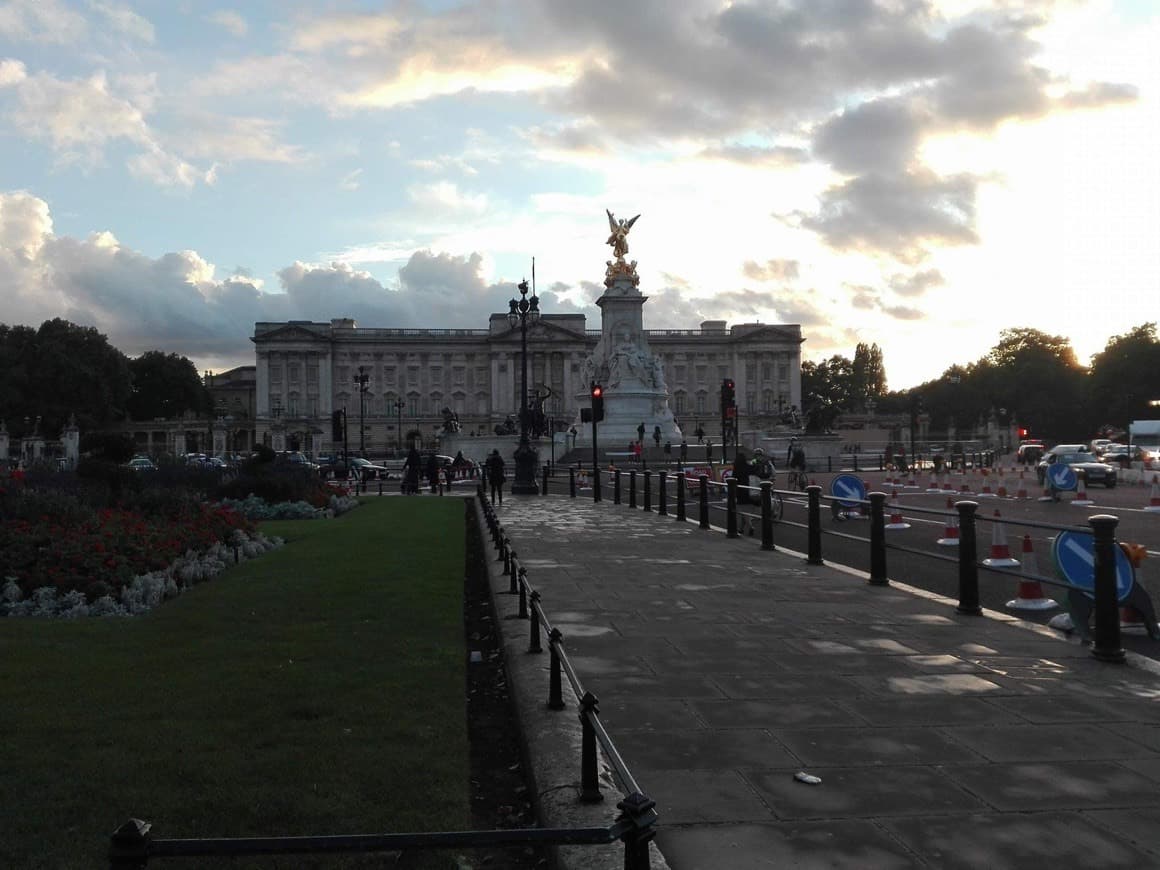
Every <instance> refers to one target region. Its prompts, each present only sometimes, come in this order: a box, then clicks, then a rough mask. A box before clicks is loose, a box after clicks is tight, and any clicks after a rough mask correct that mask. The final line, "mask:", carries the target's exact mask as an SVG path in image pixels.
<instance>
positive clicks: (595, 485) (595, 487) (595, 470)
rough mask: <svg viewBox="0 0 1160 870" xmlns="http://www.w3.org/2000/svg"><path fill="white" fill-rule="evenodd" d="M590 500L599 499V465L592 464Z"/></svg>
mask: <svg viewBox="0 0 1160 870" xmlns="http://www.w3.org/2000/svg"><path fill="white" fill-rule="evenodd" d="M592 500H593V501H600V500H601V499H600V466H599V465H597V464H595V463H593V464H592Z"/></svg>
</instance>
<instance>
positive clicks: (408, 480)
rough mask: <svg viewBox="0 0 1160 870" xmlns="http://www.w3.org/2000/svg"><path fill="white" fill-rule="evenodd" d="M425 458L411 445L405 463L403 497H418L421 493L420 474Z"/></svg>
mask: <svg viewBox="0 0 1160 870" xmlns="http://www.w3.org/2000/svg"><path fill="white" fill-rule="evenodd" d="M422 465H423V457H422V456H420V455H419V451H418V450H416V449H415V445H414V444H412V445H411V449H410V450H409V451H408V452H407V459H406V461H404V462H403V495H417V494H418V492H419V472H420V471H421V470H422V468H421V466H422Z"/></svg>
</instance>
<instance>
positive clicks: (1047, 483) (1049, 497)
mask: <svg viewBox="0 0 1160 870" xmlns="http://www.w3.org/2000/svg"><path fill="white" fill-rule="evenodd" d="M1055 500H1056V498H1055V496H1054V495H1053V494H1052V492H1051V480H1050V479H1049V478H1048V476H1047V475H1046V474H1045V475H1043V495H1041V496H1039V498H1038V499H1037V501H1055Z"/></svg>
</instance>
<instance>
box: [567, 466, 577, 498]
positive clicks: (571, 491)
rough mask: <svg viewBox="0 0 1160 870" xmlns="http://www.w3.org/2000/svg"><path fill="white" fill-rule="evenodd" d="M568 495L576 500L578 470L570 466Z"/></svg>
mask: <svg viewBox="0 0 1160 870" xmlns="http://www.w3.org/2000/svg"><path fill="white" fill-rule="evenodd" d="M568 495H570V496H571V497H572V498H576V469H575V468H573V467H572V466H570V465H569V466H568Z"/></svg>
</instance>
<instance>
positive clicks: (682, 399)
mask: <svg viewBox="0 0 1160 870" xmlns="http://www.w3.org/2000/svg"><path fill="white" fill-rule="evenodd" d="M674 399H675V400H676V403H677V413H678V414H684V413H685V411H686V410H687V408H686V405H687V404H688V396H686V395H685V391H684V390H681V391H680V392H679V393H677V394H676V396H674Z"/></svg>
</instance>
